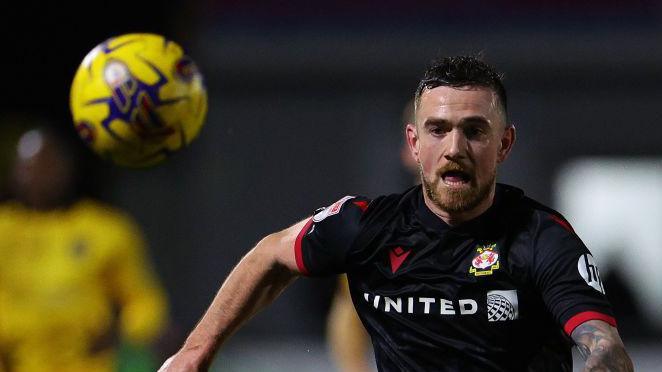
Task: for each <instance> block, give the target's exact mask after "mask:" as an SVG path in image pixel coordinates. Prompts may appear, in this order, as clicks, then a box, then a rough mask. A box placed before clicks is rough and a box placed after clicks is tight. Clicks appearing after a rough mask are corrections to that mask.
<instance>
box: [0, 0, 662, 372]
mask: <svg viewBox="0 0 662 372" xmlns="http://www.w3.org/2000/svg"><path fill="white" fill-rule="evenodd" d="M56 11H57V14H59V15H58V16H54V15H55V14H56ZM2 18H3V22H2V25H0V27H2V32H1V35H2V36H1V37H2V43H1V44H0V45H2V50H3V57H2V58H3V63H2V66H3V72H4V76H3V77H2V86H3V88H2V90H1V91H2V93H1V94H2V100H0V105H1V111H0V114H1V116H2V117H3V118H4V119H3V124H2V128H1V130H2V133H0V136H2V137H4V138H5V140H4V141H3V143H4V146H10V144H7V142H9V140H7V138H10V136H9V134H10V133H13V132H15V131H16V130H17V129H16V127H15V125H14V124H16V123H19V122H20V120H14V119H11V118H12V117H16V116H15V115H25V114H29V115H30V117H32V118H33V119H21V120H24V121H25V120H32V122H35V121H38V122H44V123H45V122H48V123H51V124H50V125H52V126H54V127H56V128H58V129H59V130H60V131H61V132H62V133H65V134H66V135H67V136H71V137H73V136H75V133H74V131H73V129H72V128H71V123H70V116H69V112H68V94H69V85H70V83H71V79H72V78H73V74H74V72H75V70H76V68H77V66H78V64H79V63H80V61H81V59H82V58H83V57H84V56H85V54H86V53H87V52H88V51H89V50H90V49H91V48H92V47H93V46H95V45H96V44H98V43H99V42H101V41H103V40H105V39H106V38H108V37H110V36H115V35H119V34H123V33H128V32H155V33H159V34H163V35H165V36H167V37H169V38H171V39H173V40H175V41H177V42H179V43H180V44H182V45H183V46H184V47H185V48H186V49H187V50H188V52H189V55H191V56H192V57H193V58H194V60H195V61H196V62H197V63H198V65H199V67H200V69H201V70H202V72H203V73H204V75H205V77H206V83H207V87H208V92H209V107H210V108H209V114H208V119H207V123H206V126H205V127H204V128H203V130H202V133H201V135H200V137H199V138H198V139H197V140H196V141H195V142H194V143H193V145H192V146H191V147H190V148H189V149H186V150H185V151H183V152H182V153H181V154H178V155H176V156H175V157H174V158H172V159H171V160H170V161H168V162H166V163H165V164H163V165H160V166H158V167H156V168H153V169H147V170H139V171H136V170H125V169H119V168H116V167H113V166H110V165H108V164H104V163H102V162H100V161H99V160H98V159H96V158H95V157H94V156H93V155H92V154H91V153H90V152H87V151H82V153H83V156H82V160H83V161H84V163H85V165H86V169H87V172H88V173H86V181H87V182H86V183H85V186H86V187H85V190H84V191H85V192H86V193H87V194H90V195H94V196H97V197H99V198H101V199H102V200H104V201H107V202H110V203H112V204H115V205H117V206H119V207H121V208H124V209H125V210H127V211H128V212H130V213H131V214H132V215H133V216H134V217H135V218H136V219H137V220H138V222H139V223H140V224H141V225H142V226H143V228H144V229H145V233H146V235H147V238H148V240H149V243H150V246H151V250H150V253H151V257H152V259H153V262H154V264H155V266H156V269H157V271H158V273H159V275H160V276H161V278H162V280H163V282H164V284H165V286H166V288H167V290H168V293H169V296H170V302H171V306H172V315H173V319H174V321H175V325H176V327H177V329H178V330H179V333H175V334H176V335H178V336H176V337H180V338H181V339H180V341H181V340H183V337H184V336H185V333H186V332H187V331H188V330H189V329H191V327H193V326H194V324H195V322H196V321H197V319H198V318H199V317H200V316H201V314H202V312H203V311H204V309H205V308H206V306H207V304H208V303H209V301H210V300H211V298H212V297H213V295H214V293H215V291H216V289H217V288H218V286H219V284H220V283H221V281H222V279H223V278H224V277H225V276H226V275H227V273H228V272H229V270H230V269H231V268H232V266H233V265H234V264H235V263H236V262H237V260H238V259H239V258H240V257H241V256H242V255H243V253H244V252H245V251H246V250H247V249H248V248H250V247H251V246H252V245H253V244H254V243H255V242H257V240H258V239H260V237H262V236H263V235H264V234H266V233H269V232H271V231H273V230H276V229H279V228H282V227H285V226H286V225H288V224H289V223H291V222H294V221H295V220H297V219H300V218H302V217H304V216H305V215H307V214H309V213H311V212H312V211H313V210H314V209H315V208H317V207H319V206H324V205H327V204H329V203H331V202H333V201H335V200H337V199H338V198H339V197H341V196H343V195H346V194H363V195H368V196H374V195H378V194H381V193H390V192H396V191H399V190H401V189H402V188H404V187H406V186H408V185H409V183H410V182H411V179H410V177H408V176H407V173H406V172H405V171H404V170H403V169H402V168H401V167H400V160H399V146H400V141H401V131H400V130H399V126H400V125H401V115H402V109H403V107H404V105H405V103H406V102H407V100H408V99H409V98H410V97H411V96H412V94H413V91H414V89H415V87H416V84H417V81H418V78H419V75H420V74H421V73H422V71H423V69H424V67H425V65H426V63H427V62H428V60H429V59H431V58H433V57H435V56H438V55H449V54H457V53H472V54H475V53H477V52H481V53H483V54H484V56H485V59H486V60H487V61H488V62H491V63H493V64H494V65H496V66H497V68H498V69H501V70H502V71H503V72H504V73H505V83H506V88H507V89H508V92H509V96H510V97H509V109H510V116H511V118H512V121H513V122H514V123H515V125H516V127H517V130H518V142H517V144H516V147H515V150H514V153H513V154H512V156H511V158H510V159H509V161H508V162H507V163H506V164H505V165H504V167H503V168H502V170H501V174H500V181H501V182H506V183H512V184H515V185H518V186H520V187H522V188H524V189H525V190H526V191H527V193H528V194H529V195H530V196H532V197H534V198H537V199H538V200H541V201H543V202H545V203H548V204H550V205H552V206H554V207H556V208H558V209H560V211H561V212H565V213H566V214H567V216H568V218H569V219H570V221H571V222H572V223H573V224H574V225H575V227H576V228H577V230H578V232H579V234H580V236H582V237H583V238H584V240H585V241H586V243H587V245H588V246H589V248H590V249H592V250H593V251H594V253H596V255H597V256H598V257H597V259H598V262H599V263H600V265H601V270H602V271H601V272H602V275H603V280H605V282H606V284H605V286H606V290H607V293H608V295H609V296H610V297H611V298H612V301H613V302H614V305H615V308H616V312H617V316H618V318H619V320H620V322H621V333H622V335H623V338H624V341H625V343H626V345H627V346H628V348H629V350H630V351H631V352H632V355H633V359H634V361H635V365H636V366H637V367H638V368H639V370H641V371H654V370H659V369H658V368H659V365H660V363H661V362H662V356H661V355H662V353H661V352H662V332H661V331H660V330H661V329H662V315H660V313H659V309H660V308H662V303H661V302H662V301H658V299H660V298H662V280H660V274H658V272H660V270H662V269H661V268H659V267H658V266H659V257H660V255H659V249H660V247H661V246H662V234H661V233H660V230H662V216H661V214H660V212H659V210H662V196H661V195H662V179H661V178H662V149H661V147H660V146H661V143H662V126H661V125H660V120H661V119H662V105H661V104H660V103H661V102H662V89H661V87H662V69H661V67H660V66H662V2H659V1H655V0H635V1H632V0H630V1H621V0H609V1H604V0H603V1H597V0H590V1H584V2H581V3H579V2H575V1H569V0H562V1H539V2H529V1H523V0H509V1H503V2H489V1H466V2H456V1H447V0H443V1H431V0H410V1H407V2H404V1H382V2H379V3H375V2H371V1H361V0H358V1H357V0H355V1H327V2H309V1H302V0H292V1H288V2H280V1H266V2H265V1H254V0H243V1H230V0H226V1H201V0H197V1H186V2H184V1H170V2H136V3H130V2H128V1H102V2H99V3H94V4H89V8H85V7H84V6H77V7H76V8H75V9H74V8H73V6H66V5H65V6H62V5H60V4H57V5H55V4H49V5H42V4H36V3H35V4H30V3H29V2H28V3H24V4H20V5H19V4H14V5H12V6H10V7H9V9H8V10H7V11H5V12H4V14H3V15H2ZM10 21H11V22H10ZM8 118H9V119H8ZM81 146H82V145H81ZM582 159H584V160H582ZM585 159H589V160H585ZM623 159H626V160H628V161H629V162H628V163H625V165H623V163H618V164H621V165H617V166H615V167H611V168H609V167H607V168H608V169H607V170H606V171H605V172H607V173H606V174H607V175H606V176H604V177H603V178H601V179H602V180H603V182H602V183H599V182H590V183H588V184H590V185H591V186H592V187H593V188H590V187H584V188H581V190H582V192H585V193H589V194H590V193H593V192H596V193H597V192H599V191H602V189H601V186H602V185H605V186H606V185H609V184H610V183H611V180H618V181H619V182H620V183H621V184H623V185H624V186H623V187H620V188H619V187H612V188H610V189H609V190H608V191H604V192H602V194H604V195H602V194H601V197H600V198H598V197H595V198H590V199H583V198H582V196H581V194H579V195H576V194H577V193H573V190H577V187H581V186H582V185H587V183H584V182H583V180H586V181H587V182H588V181H591V180H594V179H593V178H591V175H592V174H594V173H591V172H593V171H595V169H599V170H604V169H606V168H604V167H603V165H604V164H613V162H620V161H622V160H623ZM2 161H3V163H4V162H6V159H2ZM573 164H574V165H573ZM577 164H581V167H578V166H576V165H577ZM578 169H579V171H578ZM610 169H611V171H610ZM628 169H630V170H631V169H640V170H641V171H640V172H625V170H628ZM580 171H581V172H583V173H581V172H580ZM609 172H611V173H609ZM3 173H4V172H3ZM600 174H601V175H602V174H603V173H600ZM2 177H3V178H2V179H3V180H4V179H5V178H4V177H6V174H2ZM601 177H602V176H601ZM568 182H570V183H568ZM573 182H574V183H573ZM643 186H646V187H643ZM623 194H625V195H628V198H629V199H628V200H633V202H632V204H629V203H626V205H625V206H624V207H622V208H620V209H618V210H613V211H612V210H610V208H609V205H610V204H609V203H611V202H612V201H618V200H620V198H621V197H622V196H623ZM577 203H583V204H581V205H582V207H583V208H584V209H583V210H584V213H580V212H581V209H580V210H579V211H580V212H575V211H574V210H576V209H577V208H575V209H573V206H576V205H577ZM592 203H593V204H592ZM628 206H631V208H628ZM564 208H565V209H573V211H570V210H564ZM586 210H589V211H593V210H594V211H595V213H586ZM655 211H657V212H655ZM612 213H613V215H611V216H609V218H607V220H608V223H602V222H601V224H598V225H599V226H597V225H596V224H595V223H592V221H591V217H592V216H598V215H600V216H603V217H604V216H605V215H610V214H612ZM578 219H579V220H578ZM602 220H604V218H602V219H601V221H602ZM633 221H634V222H633ZM638 221H641V224H644V225H643V226H646V227H648V228H644V229H636V228H634V226H642V225H640V224H639V222H638ZM623 226H625V227H623ZM631 226H632V227H631ZM621 227H622V228H621ZM601 228H602V229H603V230H600V229H601ZM612 229H619V231H621V230H622V231H621V232H620V233H619V234H620V235H618V236H617V237H614V238H613V239H601V235H602V234H605V235H607V234H608V233H610V231H611V230H612ZM584 232H586V233H585V234H584ZM646 234H650V235H646ZM644 235H646V236H644ZM605 241H606V242H605ZM591 242H596V243H595V244H597V245H595V246H592V245H591ZM605 245H607V246H605ZM642 245H644V246H643V247H642ZM600 251H605V253H604V254H602V253H600ZM633 256H634V257H635V258H637V257H639V260H636V259H635V260H634V261H633V260H632V257H633ZM630 261H632V262H630ZM626 263H627V264H626ZM646 263H647V265H646ZM642 283H644V284H645V285H642ZM334 285H335V279H334V278H329V279H310V280H299V281H298V282H296V283H295V284H294V285H293V286H292V287H291V288H290V289H289V290H288V291H287V292H286V293H285V294H284V295H283V296H282V297H281V298H280V299H278V300H277V302H276V303H275V304H274V305H273V306H271V307H270V308H269V309H268V310H267V311H266V312H264V313H262V314H260V315H258V316H257V317H256V318H255V319H254V320H252V321H251V322H250V323H249V324H248V325H247V326H246V327H245V329H243V330H242V331H241V332H240V333H239V334H237V335H236V336H235V338H234V339H233V340H232V341H231V342H230V343H229V345H228V347H227V348H226V349H224V351H223V352H222V354H221V355H222V357H223V358H221V360H219V362H218V363H217V364H216V366H217V367H224V369H223V370H227V371H244V370H246V371H248V370H263V371H308V370H312V369H313V368H314V369H315V370H317V371H326V370H328V371H331V370H333V367H332V365H331V362H330V360H329V357H328V353H327V350H326V349H325V347H326V346H325V345H324V340H323V332H324V320H325V316H326V312H327V309H328V305H329V302H330V299H331V293H332V291H333V288H334ZM656 301H657V302H656ZM655 305H657V307H655ZM651 307H653V308H651ZM0 317H1V314H0Z"/></svg>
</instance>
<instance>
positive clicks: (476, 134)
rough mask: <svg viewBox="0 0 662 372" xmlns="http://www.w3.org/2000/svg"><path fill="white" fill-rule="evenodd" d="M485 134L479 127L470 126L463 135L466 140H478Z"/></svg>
mask: <svg viewBox="0 0 662 372" xmlns="http://www.w3.org/2000/svg"><path fill="white" fill-rule="evenodd" d="M485 133H486V132H485V129H484V128H482V127H479V126H470V127H467V128H466V129H465V130H464V135H465V136H467V138H468V139H480V138H481V137H482V136H484V135H485Z"/></svg>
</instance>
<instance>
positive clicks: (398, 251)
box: [349, 232, 531, 323]
mask: <svg viewBox="0 0 662 372" xmlns="http://www.w3.org/2000/svg"><path fill="white" fill-rule="evenodd" d="M513 244H514V243H513V239H512V237H511V236H509V235H508V234H500V235H497V236H493V237H491V238H487V239H486V238H484V237H481V238H478V237H475V236H471V235H467V234H456V233H453V232H447V233H444V234H439V235H435V236H427V235H423V234H419V235H418V236H406V235H405V236H403V235H394V236H385V237H383V238H382V239H381V240H379V241H377V242H376V245H378V246H375V247H373V249H371V250H370V251H372V253H373V254H372V255H371V259H369V260H365V261H363V263H362V265H361V267H360V268H358V269H357V270H353V271H352V272H350V273H349V278H350V284H351V287H352V291H353V294H354V296H355V301H356V300H357V299H358V298H360V300H359V301H360V302H362V305H363V306H362V307H363V308H364V309H366V311H369V312H373V313H377V314H379V313H381V314H383V315H385V316H390V315H396V316H416V317H418V316H423V317H434V318H438V319H448V320H450V319H453V321H457V320H458V319H466V320H471V319H473V320H478V321H479V322H481V323H482V322H506V321H514V320H516V319H519V318H520V315H521V311H522V310H523V308H524V309H526V308H527V307H529V306H528V303H527V302H528V299H523V297H525V296H526V294H527V293H530V292H531V288H529V286H530V283H528V282H527V279H526V272H527V270H526V267H525V264H522V260H521V259H520V257H519V256H518V255H517V254H515V256H514V257H512V260H511V259H510V258H511V255H510V253H511V250H512V248H513ZM515 244H516V243H515ZM399 314H401V315H399Z"/></svg>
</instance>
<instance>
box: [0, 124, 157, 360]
mask: <svg viewBox="0 0 662 372" xmlns="http://www.w3.org/2000/svg"><path fill="white" fill-rule="evenodd" d="M16 149H17V151H16V155H15V161H14V163H13V170H12V173H11V180H12V190H13V192H12V194H13V195H12V196H13V198H14V199H13V200H11V201H9V202H6V203H4V204H3V205H0V263H1V264H0V371H2V370H5V371H12V372H14V371H17V372H22V371H113V370H116V369H117V348H118V345H119V340H123V342H125V343H127V344H132V345H137V346H138V347H139V346H140V345H148V344H149V343H151V342H153V341H154V340H155V338H156V337H157V336H158V335H159V333H160V332H161V331H162V330H163V327H164V326H165V322H166V318H167V302H166V298H165V294H164V291H163V290H162V288H161V286H160V285H159V283H158V281H157V279H156V277H155V275H154V274H153V272H152V271H151V269H150V266H149V264H148V261H147V258H146V251H145V249H146V247H145V244H144V241H143V239H142V237H141V232H140V231H139V229H138V227H137V226H136V224H135V223H134V222H133V221H132V220H131V219H130V218H129V217H128V216H126V215H125V214H123V213H121V212H119V211H118V210H115V209H112V208H110V207H108V206H106V205H103V204H101V203H99V202H96V201H93V200H86V199H76V197H75V194H74V192H73V189H74V188H73V183H74V182H73V180H74V179H75V178H74V177H75V166H74V161H73V158H72V156H71V153H70V152H69V151H68V149H67V147H65V146H64V142H62V141H61V140H60V139H59V138H58V137H56V136H53V134H52V133H49V132H47V131H43V130H32V131H29V132H26V133H25V134H24V135H23V136H22V137H21V138H20V140H19V142H18V146H17V147H16Z"/></svg>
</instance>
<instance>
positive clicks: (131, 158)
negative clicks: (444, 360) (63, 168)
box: [70, 34, 207, 167]
mask: <svg viewBox="0 0 662 372" xmlns="http://www.w3.org/2000/svg"><path fill="white" fill-rule="evenodd" d="M70 108H71V113H72V116H73V120H74V126H75V128H76V130H77V132H78V134H79V135H80V137H81V138H82V139H83V141H85V142H86V143H87V144H88V145H89V146H90V147H91V148H92V149H93V150H94V151H95V152H96V153H98V154H99V155H101V156H102V157H103V158H105V159H108V160H110V161H112V162H114V163H115V164H118V165H122V166H129V167H146V166H150V165H154V164H157V163H159V162H161V161H163V160H164V159H166V158H167V157H168V156H169V155H171V154H173V153H174V152H176V151H177V150H179V149H181V148H182V147H185V146H186V145H188V144H189V143H190V142H191V141H192V140H193V139H194V138H195V137H196V136H197V135H198V133H199V132H200V129H201V128H202V125H203V123H204V119H205V115H206V114H207V92H206V90H205V86H204V83H203V78H202V75H201V74H200V72H199V71H198V68H197V66H196V65H195V63H194V62H193V60H191V59H190V58H189V57H188V56H186V55H185V54H184V51H183V50H182V48H181V47H180V46H179V45H177V44H176V43H175V42H173V41H170V40H167V39H165V38H164V37H163V36H159V35H154V34H126V35H122V36H118V37H113V38H110V39H108V40H106V41H104V42H103V43H101V44H99V45H98V46H97V47H96V48H94V49H92V51H90V52H89V53H88V54H87V56H85V58H84V59H83V62H82V63H81V64H80V66H79V67H78V70H77V71H76V75H75V77H74V81H73V83H72V84H71V94H70Z"/></svg>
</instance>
